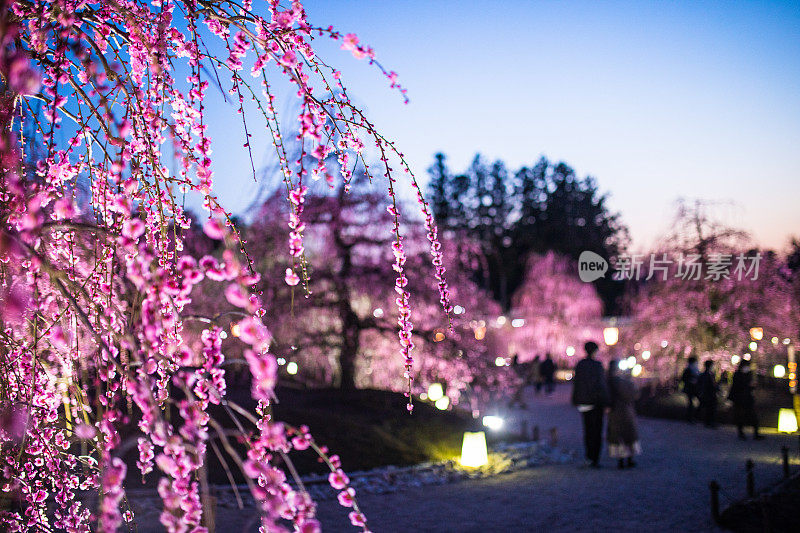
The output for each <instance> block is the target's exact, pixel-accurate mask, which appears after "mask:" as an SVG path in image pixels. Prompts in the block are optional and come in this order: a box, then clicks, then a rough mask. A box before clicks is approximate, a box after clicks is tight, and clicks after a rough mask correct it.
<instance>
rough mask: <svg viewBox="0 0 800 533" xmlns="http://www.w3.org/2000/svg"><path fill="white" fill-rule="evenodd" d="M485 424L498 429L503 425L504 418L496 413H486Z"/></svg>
mask: <svg viewBox="0 0 800 533" xmlns="http://www.w3.org/2000/svg"><path fill="white" fill-rule="evenodd" d="M483 425H484V426H486V427H487V428H489V429H493V430H495V431H497V430H499V429H501V428H502V427H503V419H502V418H501V417H499V416H496V415H486V416H484V417H483Z"/></svg>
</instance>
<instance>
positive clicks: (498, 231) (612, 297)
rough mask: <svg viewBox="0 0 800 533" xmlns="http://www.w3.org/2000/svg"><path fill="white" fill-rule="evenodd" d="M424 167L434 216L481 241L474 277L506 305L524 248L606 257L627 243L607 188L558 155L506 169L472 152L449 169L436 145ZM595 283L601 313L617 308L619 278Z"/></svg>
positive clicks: (516, 280) (519, 273) (514, 286)
mask: <svg viewBox="0 0 800 533" xmlns="http://www.w3.org/2000/svg"><path fill="white" fill-rule="evenodd" d="M428 171H429V173H430V176H431V181H430V185H429V190H430V194H431V197H432V199H433V201H432V207H433V210H434V215H435V216H436V218H437V221H438V222H439V224H440V225H441V227H442V228H444V229H445V230H447V231H449V232H451V233H459V232H460V233H463V234H465V235H467V236H468V237H470V238H472V239H475V240H477V241H478V242H480V243H481V245H482V246H483V255H484V257H485V258H486V261H485V263H484V264H483V265H481V266H480V267H479V268H478V269H477V271H476V279H478V280H479V281H480V282H481V283H482V284H483V286H484V287H485V288H486V289H487V290H490V291H491V293H492V294H493V295H494V297H495V299H496V300H497V301H498V302H499V303H500V304H501V306H503V308H505V309H508V308H509V306H510V303H511V297H512V295H513V293H514V291H515V290H516V289H517V288H518V287H519V286H520V284H521V283H522V278H523V273H524V272H523V266H524V264H525V260H526V258H527V257H528V256H529V255H530V254H531V253H546V252H548V251H554V252H557V253H559V254H562V255H564V256H567V257H570V258H572V259H577V258H578V256H579V255H580V253H581V252H583V251H584V250H591V251H593V252H596V253H598V254H600V255H603V256H604V257H607V258H610V257H612V256H615V255H617V254H618V253H620V252H621V251H623V250H624V249H625V247H626V244H627V240H628V232H627V228H626V227H625V226H624V225H623V224H622V223H621V221H620V219H619V215H618V214H615V213H612V212H611V211H610V210H609V209H608V207H607V205H606V202H607V196H606V195H603V194H600V192H599V191H598V187H597V183H596V181H595V180H594V179H593V178H591V177H585V178H580V177H578V176H577V175H576V174H575V171H574V170H573V169H572V168H571V167H569V166H568V165H567V164H565V163H558V164H552V163H550V162H549V161H548V160H547V159H546V158H544V157H542V158H541V159H540V160H539V161H538V162H537V163H536V164H535V165H534V166H533V167H531V168H528V167H523V168H521V169H519V170H518V171H516V172H514V173H510V172H509V171H508V170H507V169H506V166H505V164H504V163H503V162H502V161H496V162H495V163H493V164H492V165H490V166H487V165H486V164H485V163H484V161H483V160H482V159H481V157H480V155H478V156H476V157H475V159H474V160H473V161H472V164H471V165H470V167H469V169H468V170H467V172H466V173H464V174H461V175H453V174H452V173H451V172H450V171H449V169H448V168H447V165H446V157H445V156H444V155H443V154H441V153H440V154H436V156H435V162H434V164H433V165H432V166H431V167H430V168H429V169H428ZM595 287H596V289H597V290H598V292H599V293H600V295H601V297H602V299H603V301H604V304H605V310H606V313H607V314H614V313H616V311H617V310H618V307H617V302H618V299H619V297H620V296H621V295H622V294H623V292H624V286H623V284H622V283H621V282H619V281H614V280H610V279H600V280H598V281H597V282H595Z"/></svg>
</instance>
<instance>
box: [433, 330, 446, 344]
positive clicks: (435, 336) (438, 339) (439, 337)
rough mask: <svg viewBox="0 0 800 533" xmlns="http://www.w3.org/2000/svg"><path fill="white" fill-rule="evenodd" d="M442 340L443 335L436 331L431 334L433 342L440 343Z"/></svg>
mask: <svg viewBox="0 0 800 533" xmlns="http://www.w3.org/2000/svg"><path fill="white" fill-rule="evenodd" d="M443 340H444V333H442V332H441V331H437V332H436V333H434V334H433V342H441V341H443Z"/></svg>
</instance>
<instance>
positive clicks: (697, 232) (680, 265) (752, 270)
mask: <svg viewBox="0 0 800 533" xmlns="http://www.w3.org/2000/svg"><path fill="white" fill-rule="evenodd" d="M673 227H674V230H673V231H672V232H671V234H670V235H669V236H668V238H667V239H665V244H664V247H663V248H662V251H659V252H657V253H654V254H653V256H654V257H656V258H667V262H666V263H664V265H663V266H665V267H667V268H665V269H663V270H662V269H652V270H651V269H650V265H649V264H646V265H643V267H644V268H643V270H642V276H643V277H649V278H650V279H649V280H644V281H643V282H642V283H641V284H640V286H639V288H638V292H637V293H636V294H635V295H634V296H633V297H632V299H631V318H632V325H631V329H630V332H629V334H628V335H626V336H625V337H626V338H625V341H626V343H627V344H629V345H630V346H628V347H629V348H630V349H633V348H634V347H635V346H634V343H638V344H639V345H640V346H639V350H640V351H645V350H647V351H649V352H650V353H651V359H650V360H649V362H647V363H646V368H647V369H648V370H650V371H651V372H653V373H654V374H655V375H657V376H660V377H662V378H667V377H670V376H674V375H676V374H677V373H678V372H679V371H680V369H681V368H682V366H683V364H684V359H685V358H686V357H689V356H691V355H694V356H697V357H701V358H712V359H715V360H717V361H718V362H719V363H720V366H721V367H723V368H728V367H730V366H731V356H733V355H736V356H743V354H745V353H749V352H753V353H752V354H751V355H752V356H753V357H754V360H755V361H758V360H759V355H763V354H764V353H765V352H770V351H775V350H781V349H782V348H781V347H782V344H780V345H779V346H778V347H773V346H772V338H773V337H776V340H778V341H780V343H782V342H783V339H785V338H790V339H796V337H797V335H798V326H797V324H798V320H800V305H798V301H797V299H796V298H795V297H794V290H793V286H792V275H791V270H790V269H789V268H788V267H787V263H786V261H784V260H783V259H782V258H780V257H779V256H777V255H776V254H774V253H773V252H768V251H760V250H757V249H747V248H746V246H747V235H746V233H744V232H743V231H741V230H737V229H736V228H732V227H730V226H729V225H727V224H724V223H722V222H720V221H719V217H718V216H716V215H715V214H714V213H713V212H712V211H711V209H710V206H708V205H706V204H704V203H699V202H698V203H695V204H693V205H690V204H685V203H684V204H681V205H679V209H678V215H677V217H676V220H675V223H674V225H673ZM648 257H649V256H648ZM670 258H672V259H670ZM713 265H722V266H721V268H716V267H714V266H713ZM754 327H760V328H762V331H763V335H764V337H765V338H764V339H763V341H764V342H761V343H757V351H753V350H751V348H750V343H751V342H752V341H753V340H752V339H751V335H750V333H749V332H750V329H751V328H754Z"/></svg>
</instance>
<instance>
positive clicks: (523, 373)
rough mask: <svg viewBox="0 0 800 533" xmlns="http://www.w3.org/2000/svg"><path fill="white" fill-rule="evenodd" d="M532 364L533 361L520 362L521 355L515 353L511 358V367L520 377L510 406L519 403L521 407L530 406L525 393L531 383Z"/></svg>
mask: <svg viewBox="0 0 800 533" xmlns="http://www.w3.org/2000/svg"><path fill="white" fill-rule="evenodd" d="M531 364H532V363H522V362H520V360H519V356H518V355H516V354H514V357H513V358H512V359H511V368H513V369H514V373H516V374H517V377H518V378H519V385H517V388H516V390H515V391H514V394H513V395H512V397H511V401H510V402H509V403H508V406H509V407H514V406H515V405H519V406H520V408H521V409H527V408H528V404H526V403H525V399H524V393H525V387H527V386H528V385H529V384H530V379H531V376H530V374H531Z"/></svg>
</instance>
